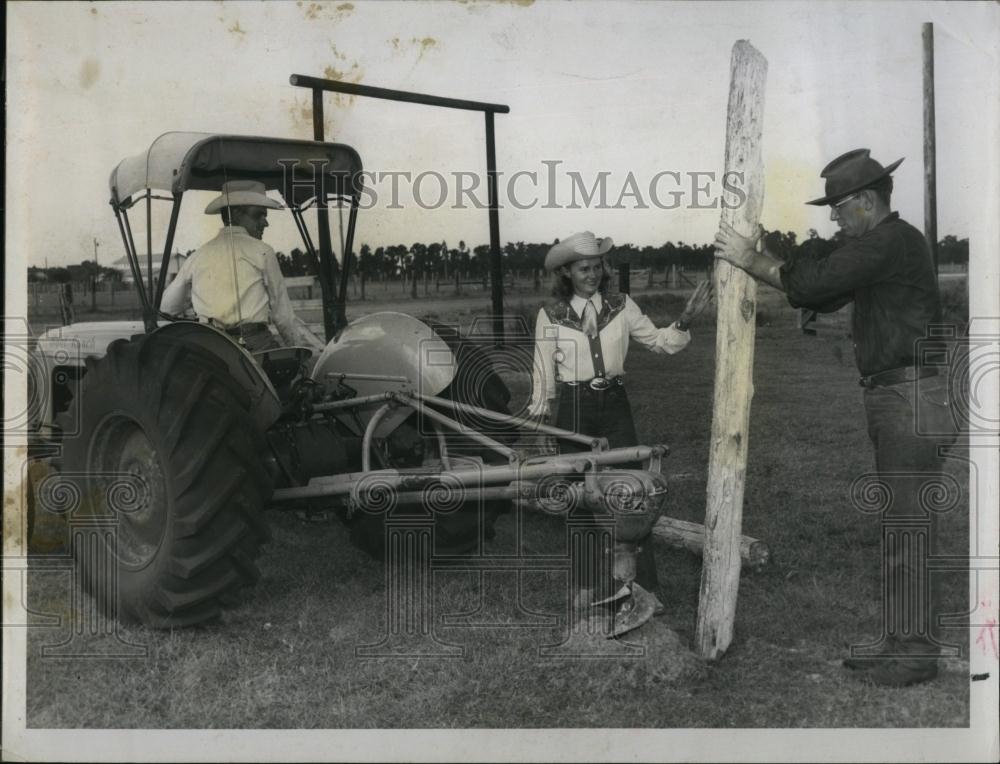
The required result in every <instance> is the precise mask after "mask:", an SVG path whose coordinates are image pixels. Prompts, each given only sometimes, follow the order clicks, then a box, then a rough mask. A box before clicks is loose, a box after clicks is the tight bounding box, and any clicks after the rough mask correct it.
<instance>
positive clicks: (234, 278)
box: [160, 225, 323, 348]
mask: <svg viewBox="0 0 1000 764" xmlns="http://www.w3.org/2000/svg"><path fill="white" fill-rule="evenodd" d="M189 306H191V307H193V308H194V312H195V313H196V314H197V315H198V318H199V319H201V320H202V321H206V322H209V323H212V324H214V325H216V326H219V327H221V328H224V329H229V328H234V327H236V326H238V325H239V324H240V323H244V324H246V323H271V322H273V323H274V325H275V326H276V327H277V329H278V333H279V334H280V335H281V338H282V340H284V342H285V344H286V345H304V346H306V347H313V348H322V347H323V343H322V342H321V341H320V340H319V338H318V337H316V335H314V334H313V333H312V332H310V331H309V329H307V328H306V326H305V325H304V324H303V323H302V321H301V320H299V319H298V317H296V315H295V312H294V311H293V310H292V303H291V301H290V300H289V299H288V290H287V289H286V288H285V279H284V277H283V276H282V275H281V268H280V266H279V265H278V257H277V255H275V253H274V250H273V249H272V248H271V247H270V246H268V245H267V244H265V243H264V242H262V241H261V240H260V239H255V238H254V237H253V236H251V235H250V234H249V233H247V230H246V229H245V228H243V226H232V225H231V226H225V227H224V228H223V229H222V230H221V231H219V233H218V235H217V236H216V237H215V238H214V239H212V240H211V241H209V242H208V243H206V244H205V245H203V246H202V247H199V248H198V250H197V251H196V252H195V253H194V254H192V255H191V256H190V257H189V258H188V259H187V260H185V261H184V264H183V265H181V267H180V269H179V270H178V272H177V278H175V279H174V280H173V281H172V282H171V283H170V285H169V286H168V287H167V288H166V289H165V290H164V292H163V300H162V301H161V303H160V309H161V310H163V311H164V312H166V313H172V314H180V313H183V312H184V311H186V310H187V309H188V307H189Z"/></svg>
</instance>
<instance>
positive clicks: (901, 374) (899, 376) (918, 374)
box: [858, 366, 938, 390]
mask: <svg viewBox="0 0 1000 764" xmlns="http://www.w3.org/2000/svg"><path fill="white" fill-rule="evenodd" d="M937 373H938V370H937V367H934V366H900V367H899V368H898V369H888V370H886V371H880V372H879V373H878V374H872V375H871V376H868V377H861V379H859V380H858V384H859V385H861V386H862V387H865V388H868V389H869V390H871V389H873V388H876V387H885V386H887V385H898V384H900V383H902V382H913V381H915V380H918V379H924V378H925V377H934V376H937Z"/></svg>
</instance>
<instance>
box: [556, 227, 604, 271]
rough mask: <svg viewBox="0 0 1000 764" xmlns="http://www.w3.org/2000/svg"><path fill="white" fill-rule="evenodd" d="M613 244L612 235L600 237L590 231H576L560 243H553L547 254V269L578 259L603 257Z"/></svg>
mask: <svg viewBox="0 0 1000 764" xmlns="http://www.w3.org/2000/svg"><path fill="white" fill-rule="evenodd" d="M613 246H614V242H613V241H612V240H611V237H610V236H606V237H605V238H603V239H598V238H597V237H596V236H594V234H593V233H591V232H590V231H583V232H581V233H574V234H573V235H572V236H567V237H566V238H565V239H563V240H562V241H561V242H559V243H558V244H553V245H552V249H550V250H549V252H548V254H547V255H545V270H547V271H554V270H555V269H556V268H558V267H559V266H561V265H569V264H570V263H573V262H576V261H577V260H587V259H590V258H592V257H601V256H602V255H605V254H607V253H608V251H609V250H610V249H611V247H613Z"/></svg>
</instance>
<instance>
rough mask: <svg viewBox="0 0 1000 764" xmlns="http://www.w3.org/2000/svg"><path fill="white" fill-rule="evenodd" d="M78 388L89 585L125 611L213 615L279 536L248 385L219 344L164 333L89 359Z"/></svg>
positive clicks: (156, 616)
mask: <svg viewBox="0 0 1000 764" xmlns="http://www.w3.org/2000/svg"><path fill="white" fill-rule="evenodd" d="M79 395H80V396H81V400H80V401H79V404H80V405H78V406H74V407H73V408H74V409H76V410H77V411H78V412H79V421H78V422H77V423H70V427H71V428H72V429H70V430H69V431H68V433H71V434H70V435H69V437H67V438H66V441H65V446H66V448H65V457H64V460H63V464H64V469H65V470H66V471H67V472H68V475H69V476H70V477H71V478H72V479H73V480H75V481H76V483H77V486H78V488H79V491H80V494H79V496H80V509H79V514H80V516H81V518H80V527H81V528H82V529H83V530H84V531H85V533H84V534H83V538H86V539H87V541H86V543H80V542H79V541H77V542H75V543H74V547H75V548H74V553H75V554H76V557H77V565H78V567H79V570H80V572H81V574H82V578H83V581H84V584H85V585H86V586H87V588H88V589H89V590H90V591H91V593H93V594H94V596H95V597H96V598H97V599H98V601H99V602H100V603H101V605H102V606H103V607H104V608H105V611H106V612H107V613H108V614H109V615H112V614H113V615H116V616H117V617H118V618H120V619H122V620H125V621H138V622H141V623H144V624H146V625H149V626H153V627H162V628H167V627H175V626H188V625H192V624H195V623H200V622H202V621H206V620H209V619H211V618H214V617H216V616H217V615H218V614H219V612H220V610H221V608H222V606H223V605H224V604H225V603H226V602H227V601H229V600H231V598H232V595H233V593H235V592H236V591H237V590H239V589H240V588H242V587H244V586H247V585H252V584H254V583H255V582H256V581H257V579H258V578H259V575H260V574H259V572H258V570H257V566H256V558H257V556H258V555H259V553H260V547H261V545H262V544H263V543H264V542H265V541H266V540H267V539H268V538H269V531H268V528H267V525H266V523H265V520H264V517H263V511H264V509H265V507H266V505H267V502H268V500H269V499H270V497H271V494H272V491H273V482H272V478H271V475H270V473H269V471H268V470H267V468H266V466H265V462H264V457H265V454H266V449H267V446H266V442H265V440H264V434H263V433H261V432H258V431H257V428H256V427H255V426H254V424H253V419H252V417H251V413H250V408H251V401H250V397H249V396H248V395H247V393H246V391H244V390H243V389H242V387H240V386H239V384H237V382H236V381H235V380H234V379H233V378H232V376H231V375H230V374H229V372H228V370H227V366H226V364H225V363H223V362H222V361H221V360H220V359H219V358H217V357H216V356H215V355H214V354H212V353H210V352H208V351H206V350H205V349H203V348H201V347H198V346H196V345H194V344H192V343H186V342H184V341H183V340H179V339H177V338H173V337H170V336H157V335H156V334H153V335H148V336H140V337H135V338H133V339H132V340H131V341H126V340H117V341H115V342H113V343H112V344H111V345H110V346H109V347H108V352H107V355H106V356H105V357H104V358H102V359H99V360H94V359H87V373H86V374H85V375H84V377H83V379H82V381H81V385H80V387H79ZM70 519H71V521H72V520H73V519H74V518H70ZM78 538H80V536H79V534H78Z"/></svg>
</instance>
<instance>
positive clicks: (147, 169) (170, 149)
mask: <svg viewBox="0 0 1000 764" xmlns="http://www.w3.org/2000/svg"><path fill="white" fill-rule="evenodd" d="M242 179H252V180H256V181H260V182H262V183H264V185H265V186H266V187H267V188H268V189H269V190H276V191H278V192H279V193H280V194H281V195H282V197H284V199H285V202H286V203H288V204H289V205H291V206H294V207H302V206H304V205H305V204H306V203H308V202H309V201H310V200H312V199H314V198H315V197H316V196H317V185H318V184H320V183H321V184H322V185H321V186H320V190H321V192H322V195H323V196H324V198H328V197H330V196H334V197H345V198H350V197H351V196H354V195H356V194H357V193H359V192H360V189H361V157H360V156H359V155H358V152H357V151H355V150H354V149H353V148H351V147H350V146H347V145H344V144H342V143H324V142H319V141H304V140H290V139H285V138H263V137H257V136H249V135H215V134H211V133H187V132H170V133H164V134H163V135H161V136H160V137H159V138H157V139H156V140H155V141H153V144H152V145H151V146H150V147H149V148H148V149H147V150H146V151H144V152H142V153H141V154H137V155H136V156H132V157H128V158H127V159H123V160H122V161H121V162H119V164H118V166H117V167H115V169H114V170H112V172H111V178H110V186H111V204H112V205H113V206H114V207H115V209H126V208H128V207H129V206H131V204H132V197H133V196H134V195H135V194H137V193H139V192H145V191H147V190H160V191H169V192H171V193H174V194H179V193H183V192H184V191H188V190H199V191H218V190H220V189H221V188H222V184H223V183H226V182H227V181H230V180H242Z"/></svg>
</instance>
